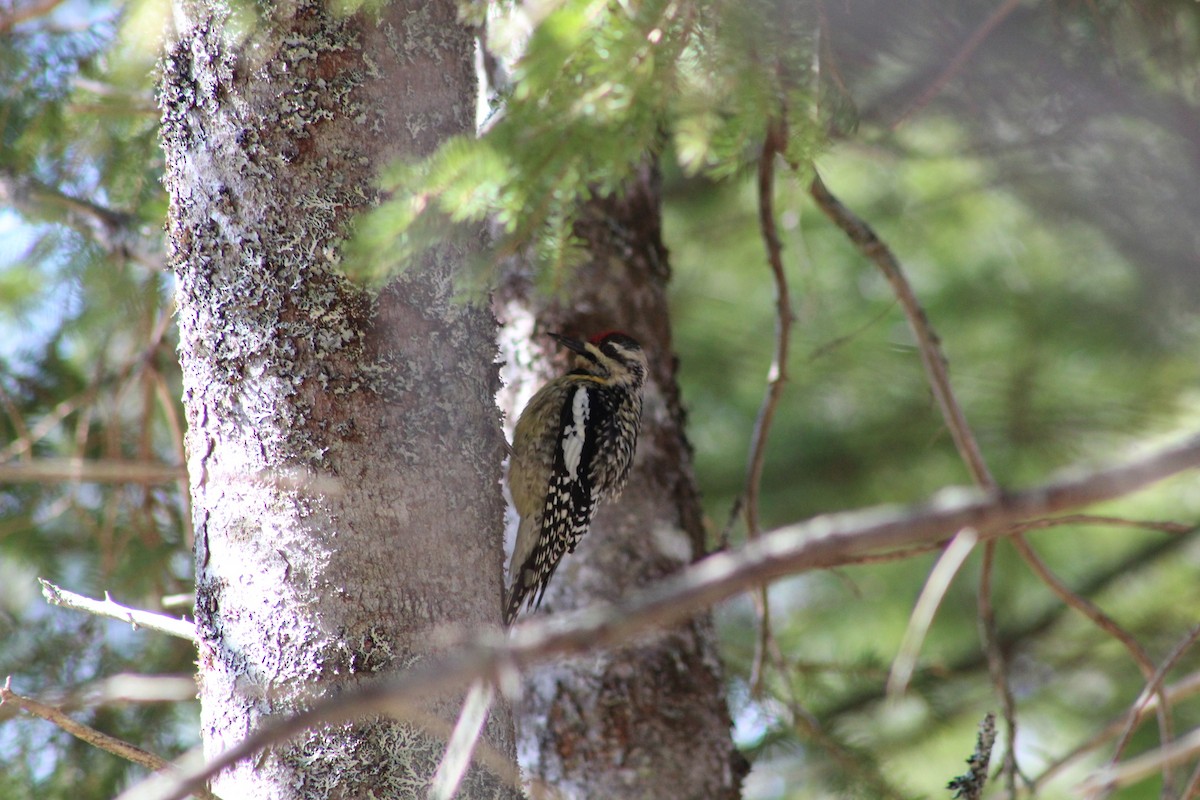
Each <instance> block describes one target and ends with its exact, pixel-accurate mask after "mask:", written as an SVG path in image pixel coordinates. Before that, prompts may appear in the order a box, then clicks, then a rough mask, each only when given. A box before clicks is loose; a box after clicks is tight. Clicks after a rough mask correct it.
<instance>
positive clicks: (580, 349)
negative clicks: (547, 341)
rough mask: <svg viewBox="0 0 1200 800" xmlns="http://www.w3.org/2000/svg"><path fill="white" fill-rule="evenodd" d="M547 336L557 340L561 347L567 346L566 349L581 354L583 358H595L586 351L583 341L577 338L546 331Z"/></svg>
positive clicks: (591, 359) (592, 359)
mask: <svg viewBox="0 0 1200 800" xmlns="http://www.w3.org/2000/svg"><path fill="white" fill-rule="evenodd" d="M547 336H549V337H550V338H551V339H553V340H554V341H556V342H558V343H559V344H561V345H562V346H563V347H565V348H567V349H568V350H571V351H574V352H576V353H578V354H579V355H581V356H583V357H584V358H586V359H588V360H589V361H595V360H596V357H595V356H594V355H592V353H590V352H589V351H588V349H587V345H586V344H584V343H583V342H581V341H579V340H578V339H570V338H567V337H566V336H562V335H560V334H557V333H548V334H547Z"/></svg>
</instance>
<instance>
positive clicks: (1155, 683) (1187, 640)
mask: <svg viewBox="0 0 1200 800" xmlns="http://www.w3.org/2000/svg"><path fill="white" fill-rule="evenodd" d="M1198 638H1200V625H1197V626H1195V627H1193V628H1192V630H1191V631H1189V632H1188V634H1187V635H1186V636H1184V637H1183V639H1182V640H1180V642H1179V643H1178V644H1177V645H1175V647H1174V648H1173V649H1172V650H1171V652H1170V653H1169V654H1168V655H1167V657H1166V658H1165V659H1163V662H1162V663H1161V664H1159V665H1158V669H1156V670H1155V671H1154V674H1153V675H1151V676H1150V679H1149V680H1148V681H1147V682H1146V688H1145V689H1143V690H1142V692H1141V694H1140V695H1138V698H1137V700H1135V701H1134V702H1133V708H1131V709H1130V710H1129V721H1128V722H1127V723H1126V724H1125V730H1123V731H1122V732H1121V736H1120V738H1119V739H1117V745H1116V747H1115V748H1113V755H1112V762H1111V763H1113V764H1115V763H1116V762H1117V759H1119V758H1120V757H1121V753H1123V752H1124V751H1125V747H1126V746H1127V745H1128V744H1129V740H1130V739H1132V738H1133V732H1134V731H1135V730H1136V729H1137V724H1138V720H1140V719H1141V717H1142V709H1144V708H1147V707H1148V706H1149V705H1150V701H1151V699H1156V700H1157V701H1158V702H1159V703H1160V704H1162V705H1165V706H1169V705H1170V698H1169V697H1168V696H1167V693H1166V691H1165V690H1164V689H1163V680H1164V679H1165V678H1166V677H1167V673H1168V672H1170V671H1171V670H1172V669H1173V668H1174V667H1175V665H1176V664H1177V663H1178V662H1179V659H1180V658H1182V657H1183V654H1184V653H1186V652H1187V651H1188V650H1189V649H1191V647H1192V645H1194V644H1195V643H1196V640H1197V639H1198ZM1184 796H1185V797H1186V795H1184Z"/></svg>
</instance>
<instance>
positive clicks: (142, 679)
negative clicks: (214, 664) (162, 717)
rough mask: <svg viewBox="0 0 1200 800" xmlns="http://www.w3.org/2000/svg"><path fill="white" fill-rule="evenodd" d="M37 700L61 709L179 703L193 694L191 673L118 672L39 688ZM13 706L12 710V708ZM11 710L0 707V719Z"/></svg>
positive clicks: (192, 697) (75, 709) (73, 709)
mask: <svg viewBox="0 0 1200 800" xmlns="http://www.w3.org/2000/svg"><path fill="white" fill-rule="evenodd" d="M41 694H42V697H41V700H42V702H44V703H47V704H48V705H52V706H54V707H55V708H57V709H58V710H59V711H62V712H63V713H69V712H71V711H78V710H80V709H86V708H97V707H99V706H107V705H117V704H129V703H139V704H141V703H182V702H185V701H188V700H194V699H195V698H196V679H195V677H194V676H192V675H135V674H129V673H121V674H117V675H110V676H108V677H106V678H100V679H98V680H95V681H91V682H89V683H85V684H83V685H82V686H76V687H71V688H69V689H57V690H51V691H45V692H42V693H41ZM15 710H16V709H15V708H14V709H13V711H14V712H15ZM13 716H15V713H10V711H9V710H7V709H5V708H4V707H0V723H2V722H5V721H6V720H8V719H10V718H11V717H13Z"/></svg>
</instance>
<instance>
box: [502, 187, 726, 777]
mask: <svg viewBox="0 0 1200 800" xmlns="http://www.w3.org/2000/svg"><path fill="white" fill-rule="evenodd" d="M575 233H576V235H577V236H578V237H579V238H580V239H581V240H582V242H583V243H584V245H585V248H586V251H587V253H588V258H587V260H586V263H584V264H583V265H581V266H580V267H579V268H578V269H577V270H576V271H574V272H572V273H571V275H569V276H568V278H567V283H568V285H569V287H570V288H569V290H568V291H567V292H566V296H565V297H563V298H560V299H559V300H554V299H551V298H547V297H545V296H543V295H539V294H537V293H536V292H535V290H534V288H533V284H532V281H531V280H530V279H529V276H528V275H527V274H526V273H525V272H523V271H522V269H521V268H520V267H517V266H514V267H512V268H510V269H509V270H508V273H507V275H506V278H505V281H504V283H503V286H502V288H501V290H500V291H499V292H498V293H497V301H498V305H497V309H498V313H499V315H500V317H501V321H502V323H503V324H504V326H505V329H504V332H503V334H502V339H501V350H502V352H503V353H504V355H505V356H506V359H507V362H508V364H507V367H506V371H505V377H506V379H507V382H508V384H509V387H510V388H509V390H508V391H507V393H506V395H505V397H506V401H504V402H503V403H502V404H505V405H507V406H508V408H507V409H506V410H507V411H508V413H509V415H510V419H515V412H516V411H518V410H519V408H520V400H521V399H523V398H527V397H528V395H529V394H530V393H531V392H532V390H533V389H534V388H536V383H538V382H540V380H541V379H542V378H544V377H545V376H546V375H547V374H549V373H551V372H553V371H555V370H561V369H562V368H563V362H562V360H560V359H552V360H553V361H555V362H556V366H555V367H553V368H551V367H549V365H548V363H547V356H549V354H550V353H551V352H552V351H548V352H539V351H531V350H530V349H529V348H528V343H529V342H530V341H533V342H534V343H535V344H544V346H546V347H549V345H550V342H548V341H547V340H546V338H545V337H544V336H543V335H541V334H544V333H545V332H546V331H554V332H563V333H566V334H568V335H579V336H590V335H593V334H595V333H598V332H601V331H605V330H609V329H616V330H623V331H625V332H626V333H628V334H630V335H632V336H633V337H635V338H636V339H638V340H639V341H640V342H641V343H642V346H643V347H644V348H645V350H646V351H647V353H648V354H649V357H650V372H651V375H650V380H649V381H648V384H647V388H646V392H645V410H644V414H643V422H642V431H641V437H640V439H639V442H638V448H637V453H636V455H635V457H634V467H633V474H632V476H631V477H630V480H629V484H628V486H627V487H626V489H625V491H624V493H623V494H622V496H621V498H620V499H619V500H618V501H616V502H610V503H608V504H607V505H605V506H602V507H601V509H600V511H599V513H598V514H597V516H596V520H595V522H594V524H593V525H592V528H591V531H590V532H589V533H588V535H587V536H585V537H584V538H583V541H582V542H581V543H580V545H579V547H578V548H577V549H576V551H575V553H574V554H570V555H568V556H566V558H565V559H564V560H563V562H562V563H561V565H560V566H559V568H558V571H557V573H556V574H555V578H554V580H553V581H552V582H551V584H550V588H549V590H548V591H547V593H546V597H545V601H544V603H543V604H542V610H543V612H554V611H561V610H564V609H568V608H575V607H579V606H583V605H587V604H589V603H593V602H598V601H612V600H616V599H618V598H620V597H623V596H625V595H627V594H628V593H629V592H630V591H632V590H633V589H635V588H636V587H639V586H643V585H646V584H649V583H653V582H654V581H656V580H658V579H660V578H662V577H663V576H664V575H667V574H670V573H671V572H674V571H675V570H678V569H679V568H681V567H683V566H684V565H686V564H688V563H691V562H692V561H694V560H696V559H698V558H700V557H701V556H703V555H704V553H705V537H704V527H703V520H702V515H701V511H700V504H699V498H698V495H697V490H696V484H695V478H694V476H693V474H692V463H691V450H690V447H689V445H688V443H687V440H686V438H685V436H684V429H683V425H684V412H683V409H682V405H681V403H680V398H679V389H678V385H677V384H676V382H675V372H676V366H677V365H676V359H675V356H674V355H673V353H672V349H671V329H670V322H669V317H668V313H667V300H666V284H667V280H668V278H669V274H670V269H669V266H668V262H667V251H666V248H665V246H664V245H663V243H662V236H661V187H660V182H659V176H658V172H657V169H656V168H655V167H653V166H651V165H647V166H645V167H644V168H643V169H642V170H641V171H640V172H639V174H638V175H637V176H636V178H635V179H633V180H631V181H630V182H629V184H628V186H627V187H626V189H625V191H624V192H623V193H622V194H621V195H620V196H614V197H605V198H600V199H597V200H593V201H590V202H588V203H587V204H586V205H585V206H584V208H583V210H582V213H581V215H580V218H579V221H578V223H577V224H576V229H575ZM531 337H532V339H531ZM518 624H519V622H518ZM516 711H517V715H518V721H519V725H518V727H519V735H518V740H519V751H520V753H521V757H522V759H521V760H522V767H523V768H524V769H525V771H526V773H527V774H528V776H529V777H530V778H531V780H532V782H533V783H534V784H535V786H536V785H538V784H542V785H544V786H546V787H550V788H552V789H554V790H557V791H558V792H559V793H560V794H561V796H563V797H571V798H613V797H621V798H664V797H670V798H679V799H680V800H686V798H737V797H740V796H741V782H742V778H743V777H744V776H745V774H746V772H747V770H748V768H749V767H748V764H747V763H746V761H745V759H744V758H743V757H742V756H741V754H740V753H738V752H737V750H736V749H735V747H734V745H733V741H732V737H731V730H730V728H731V723H730V717H729V710H728V707H727V705H726V698H725V690H724V677H723V670H722V666H721V663H720V659H719V657H718V655H717V644H716V637H715V632H714V630H713V625H712V620H711V617H710V616H709V615H708V614H703V615H700V616H697V617H695V618H693V619H692V620H691V621H690V622H688V623H687V624H685V625H681V626H679V627H677V628H673V629H671V630H665V631H662V632H660V633H658V634H657V635H655V636H654V637H651V638H648V639H646V640H643V641H640V642H639V643H638V645H637V646H634V647H629V648H625V649H622V650H619V651H610V652H604V653H602V654H600V655H598V656H596V657H593V658H589V659H587V660H582V661H577V662H570V663H563V664H557V665H552V666H549V667H545V668H542V669H539V670H537V671H536V673H534V674H533V675H532V676H530V678H529V680H527V681H526V682H525V686H524V696H523V699H522V701H521V702H520V703H519V704H518V706H517V709H516ZM534 796H538V795H537V793H536V792H535V794H534Z"/></svg>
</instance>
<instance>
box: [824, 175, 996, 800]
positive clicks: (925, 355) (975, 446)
mask: <svg viewBox="0 0 1200 800" xmlns="http://www.w3.org/2000/svg"><path fill="white" fill-rule="evenodd" d="M809 193H810V194H811V195H812V197H813V200H815V201H816V203H817V206H818V207H819V208H820V209H821V210H822V211H823V212H824V213H825V215H826V216H828V217H829V218H830V220H832V221H833V223H834V224H835V225H837V226H838V227H839V228H841V230H842V232H843V233H845V234H846V236H847V237H848V238H849V239H850V241H851V242H853V243H854V245H855V246H857V247H858V249H859V251H860V252H861V253H862V254H863V255H864V256H866V258H868V259H869V260H870V261H872V262H873V263H874V264H875V265H876V266H877V267H878V268H879V270H880V271H881V272H882V273H883V275H884V277H885V278H886V279H887V281H888V283H889V284H890V285H891V287H892V293H893V294H894V295H895V296H896V299H897V301H899V303H900V307H901V308H902V309H903V311H904V316H905V318H906V319H907V320H908V325H909V328H910V329H911V330H912V332H913V336H914V337H915V338H916V340H917V352H919V353H920V355H921V363H922V365H923V366H924V367H925V375H926V378H927V379H928V381H929V386H930V389H931V390H932V391H933V396H934V398H935V399H936V400H937V403H938V407H939V408H941V411H942V418H943V419H944V420H945V423H946V427H947V428H948V429H949V430H950V436H951V438H952V439H953V440H954V446H955V448H956V449H957V450H958V453H959V456H960V457H961V458H962V460H963V462H964V463H965V464H966V465H967V470H968V472H970V474H971V478H972V479H973V480H974V481H975V484H976V485H977V486H979V487H980V488H981V489H983V490H985V491H995V490H996V489H997V484H996V480H995V478H993V477H992V473H991V471H990V470H989V469H988V466H987V462H986V461H984V458H983V453H982V451H981V450H980V448H979V443H978V441H977V440H976V439H975V434H974V433H973V432H972V430H971V426H970V425H968V424H967V417H966V414H965V413H964V411H963V408H962V405H961V404H960V403H959V402H958V398H957V397H956V396H955V394H954V389H953V387H952V386H951V385H950V374H949V370H948V369H947V366H946V365H947V360H946V356H945V354H944V353H943V352H942V345H941V341H940V340H939V339H938V336H937V333H936V332H935V331H934V330H933V326H932V325H931V324H930V323H929V317H928V316H927V315H926V314H925V309H924V308H922V307H921V304H920V301H918V300H917V296H916V293H915V292H913V289H912V285H911V284H909V282H908V279H907V278H906V277H905V275H904V270H903V269H902V268H901V266H900V262H899V260H897V259H896V256H895V255H894V254H893V253H892V251H891V248H889V247H888V246H887V245H886V244H885V243H884V242H883V241H882V240H881V239H880V238H879V237H878V236H877V235H876V234H875V231H874V230H872V229H871V226H870V225H868V224H867V223H866V221H865V220H863V219H862V218H861V217H859V216H858V215H857V214H855V213H854V212H853V211H851V210H850V209H849V208H847V207H846V206H845V205H844V204H843V203H842V202H841V201H840V200H838V199H837V197H835V196H834V195H833V193H832V192H830V191H829V189H828V187H826V186H825V183H824V181H822V180H821V176H820V174H819V173H817V172H815V171H814V173H813V180H812V184H811V186H810V187H809ZM994 549H995V543H993V542H989V543H988V544H987V546H986V553H985V557H984V559H983V565H982V567H981V571H982V574H981V577H980V592H979V625H980V632H981V634H982V636H983V646H984V650H985V652H986V653H987V657H988V672H989V674H990V675H991V678H992V682H993V684H994V685H995V687H996V691H997V693H998V694H999V695H1000V697H1001V701H1002V703H1003V705H1004V722H1005V728H1006V733H1005V753H1004V772H1005V775H1006V776H1007V779H1006V783H1007V786H1008V792H1009V797H1010V798H1015V797H1016V775H1017V772H1018V771H1019V767H1018V766H1017V762H1016V736H1017V720H1016V704H1015V702H1014V700H1013V696H1012V690H1011V688H1010V687H1009V685H1008V668H1007V665H1006V664H1005V658H1004V653H1003V651H1002V650H1001V649H1000V647H999V644H998V643H997V641H996V638H995V636H996V630H997V628H996V621H995V618H994V612H993V609H992V605H991V597H990V591H991V588H990V587H991V571H992V569H993V567H994V565H995V558H994V555H995V554H994Z"/></svg>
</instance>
